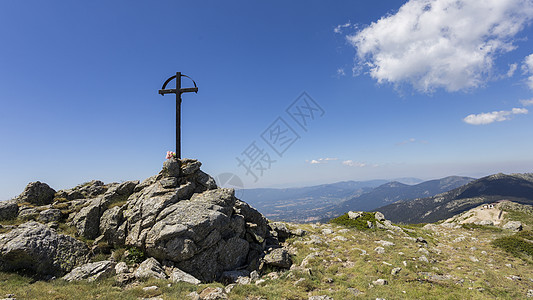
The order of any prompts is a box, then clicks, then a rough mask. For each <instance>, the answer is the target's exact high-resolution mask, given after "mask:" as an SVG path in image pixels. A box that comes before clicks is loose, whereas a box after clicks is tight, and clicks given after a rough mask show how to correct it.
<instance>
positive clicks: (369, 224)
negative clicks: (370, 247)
mask: <svg viewBox="0 0 533 300" xmlns="http://www.w3.org/2000/svg"><path fill="white" fill-rule="evenodd" d="M366 226H368V228H374V224H372V222H370V221H366Z"/></svg>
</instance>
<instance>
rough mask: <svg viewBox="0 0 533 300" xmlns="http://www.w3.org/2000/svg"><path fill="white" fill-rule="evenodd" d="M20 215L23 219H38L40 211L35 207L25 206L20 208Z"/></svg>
mask: <svg viewBox="0 0 533 300" xmlns="http://www.w3.org/2000/svg"><path fill="white" fill-rule="evenodd" d="M18 217H19V218H20V219H22V220H36V219H37V218H38V217H39V211H38V210H37V209H35V208H33V207H27V206H23V207H21V208H19V214H18Z"/></svg>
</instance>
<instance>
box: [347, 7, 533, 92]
mask: <svg viewBox="0 0 533 300" xmlns="http://www.w3.org/2000/svg"><path fill="white" fill-rule="evenodd" d="M531 19H533V1H531V0H410V1H409V2H407V3H406V4H404V5H403V6H402V7H401V8H400V9H399V10H398V12H397V13H396V14H393V15H387V16H384V17H382V18H381V19H380V20H378V21H376V22H373V23H372V24H370V25H369V26H367V27H366V28H365V29H363V30H360V31H359V32H358V33H356V34H355V35H349V36H347V39H348V40H349V41H350V42H351V43H352V45H353V46H354V47H355V48H356V50H357V60H358V62H359V64H361V65H362V66H363V67H366V68H367V69H368V70H369V74H370V76H371V77H372V78H374V79H376V80H377V81H378V82H379V83H383V82H388V83H392V84H394V85H400V84H402V83H408V84H411V85H412V86H413V87H414V88H415V89H417V90H419V91H422V92H431V91H433V90H434V89H436V88H444V89H446V90H447V91H458V90H467V89H472V88H476V87H479V86H482V85H483V84H484V83H485V81H486V80H487V79H488V78H489V76H490V73H491V70H492V67H493V64H494V59H495V58H496V57H497V56H498V55H499V54H502V53H505V52H509V51H511V50H513V49H515V46H514V44H513V38H514V37H515V35H516V34H517V33H518V32H520V31H521V30H522V29H523V28H524V26H526V25H527V23H528V22H529V21H530V20H531ZM532 63H533V61H532ZM508 74H509V73H508ZM532 84H533V82H532Z"/></svg>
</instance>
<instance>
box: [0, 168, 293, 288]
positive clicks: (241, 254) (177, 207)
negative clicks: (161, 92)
mask: <svg viewBox="0 0 533 300" xmlns="http://www.w3.org/2000/svg"><path fill="white" fill-rule="evenodd" d="M200 167H201V163H200V162H199V161H197V160H193V159H180V160H178V159H169V160H167V161H165V163H164V164H163V169H162V170H161V172H159V174H157V175H155V176H152V177H150V178H148V179H146V180H145V181H143V182H142V183H139V182H138V181H127V182H123V183H120V184H118V183H112V184H107V185H105V184H104V183H103V182H101V181H91V182H88V183H85V184H82V185H80V186H77V187H75V188H73V189H71V190H63V191H60V192H58V193H57V195H56V198H55V199H56V200H55V202H54V204H53V205H48V206H41V207H38V208H35V209H34V208H29V207H28V208H25V209H24V211H26V210H27V211H28V213H27V214H26V215H27V216H28V217H31V218H36V219H37V220H39V221H40V222H42V223H49V226H54V227H55V226H58V224H57V221H61V220H63V219H65V218H63V217H66V216H67V214H68V218H67V221H68V222H69V224H70V225H72V226H74V227H75V228H76V231H77V235H78V236H81V237H84V238H85V239H89V240H92V239H94V240H95V241H94V243H93V244H94V247H93V249H92V250H91V253H92V254H94V253H100V252H101V253H105V251H109V250H110V247H115V248H118V247H124V248H135V249H136V251H135V252H136V253H141V254H143V255H144V257H149V258H148V259H147V260H145V261H144V262H143V263H142V264H141V266H140V267H139V268H138V269H137V270H136V271H135V272H134V274H132V273H129V272H123V274H127V275H124V276H123V277H124V278H123V280H118V281H119V282H120V284H124V283H127V282H129V281H130V280H131V279H132V278H134V277H135V278H143V277H156V278H168V277H169V276H170V277H171V279H172V280H174V281H187V282H190V283H195V284H197V283H199V282H200V281H202V282H210V281H215V280H218V279H220V277H221V275H222V273H223V272H226V271H234V270H237V269H238V270H244V271H246V272H248V273H249V272H250V271H253V270H257V269H258V268H259V266H260V265H261V263H264V261H265V260H264V259H263V258H264V256H265V255H266V254H267V252H268V251H266V249H267V245H268V249H276V248H279V241H280V240H281V241H283V240H285V239H286V238H287V237H289V235H290V234H291V233H290V231H289V230H288V229H287V227H286V225H285V224H283V223H279V224H273V225H272V226H273V229H272V228H271V227H270V226H269V225H268V222H267V220H266V219H265V217H264V216H263V215H262V214H260V213H259V212H258V211H257V210H255V209H254V208H252V207H250V206H249V205H248V204H246V203H245V202H242V201H240V200H239V199H237V198H236V197H235V192H234V190H233V189H225V188H217V186H216V183H215V181H214V179H213V178H212V177H211V176H209V175H207V174H206V173H204V172H203V171H202V170H200ZM35 186H38V187H40V190H43V189H44V188H43V186H45V184H41V183H38V184H37V183H34V184H30V186H29V188H27V191H25V194H28V195H30V194H33V195H34V198H38V197H37V196H35V195H37V194H42V193H40V192H35V190H36V188H35ZM40 190H39V191H40ZM28 197H29V196H28ZM28 197H26V198H28ZM52 197H53V196H52ZM26 198H24V199H26ZM30 198H31V197H30ZM71 199H73V200H71ZM48 201H49V200H46V201H44V200H43V201H40V202H41V203H42V202H48ZM34 202H35V201H34ZM39 212H40V213H39ZM17 232H19V234H20V236H21V237H25V238H26V240H28V243H31V247H33V246H34V245H37V247H41V248H43V249H41V248H39V249H38V250H31V251H34V252H38V253H37V254H36V255H33V254H34V253H33V252H31V251H30V253H29V254H24V255H26V256H24V257H20V259H19V257H16V255H19V254H9V252H6V253H4V254H3V255H4V257H6V259H5V260H4V268H5V269H17V268H29V266H30V265H35V268H36V269H38V270H36V271H37V272H41V273H43V272H46V269H49V270H53V271H51V273H52V274H53V275H57V274H61V275H63V274H64V273H66V272H68V271H70V270H71V269H72V268H73V267H75V266H77V265H79V264H81V263H83V262H84V261H85V260H87V259H88V257H86V256H85V255H86V254H87V252H88V249H87V247H86V246H85V244H83V243H81V242H78V241H77V240H75V239H73V238H71V237H67V236H62V235H58V234H57V233H55V231H53V230H51V229H50V228H48V227H46V226H44V225H41V224H38V223H36V222H29V223H27V224H25V225H24V226H20V227H19V229H17ZM34 236H36V237H34ZM50 236H51V237H52V238H53V239H54V241H53V242H52V241H51V242H50V243H48V242H43V241H41V240H40V239H44V240H46V239H48V238H49V237H50ZM4 239H7V240H6V242H4V244H6V243H8V242H9V241H10V240H15V239H19V237H15V236H10V237H8V238H6V237H4ZM55 240H59V241H60V242H56V241H55ZM46 241H47V240H46ZM67 241H68V242H71V243H72V245H70V246H64V245H63V244H61V243H66V242H67ZM17 243H19V244H20V243H22V241H18V242H17ZM47 243H48V244H47ZM58 243H59V246H58V247H59V248H61V250H60V249H56V248H54V245H58ZM10 247H11V246H9V247H7V248H6V249H8V248H9V249H11V248H10ZM21 247H22V248H24V247H28V248H30V249H31V247H30V246H29V244H28V245H26V244H24V245H23V246H21ZM65 249H66V251H63V250H65ZM130 250H131V249H130ZM6 251H7V250H6ZM21 251H22V253H25V252H24V251H23V250H20V251H19V252H17V253H21ZM44 253H47V254H46V255H49V256H50V257H46V255H45V254H44ZM8 254H9V255H11V256H9V255H8ZM78 254H79V255H78ZM63 255H64V257H63ZM279 255H281V256H279ZM30 256H31V259H30ZM270 256H271V257H273V258H274V260H273V261H272V265H273V266H274V265H276V266H279V267H284V268H288V267H290V257H289V256H288V254H287V253H285V252H283V253H278V252H277V250H275V251H274V252H273V253H272V254H271V255H270ZM278 256H279V257H278ZM8 258H9V259H12V260H13V262H9V259H8ZM63 258H68V259H69V262H68V263H64V262H63V260H62V259H63ZM278 258H279V259H278ZM41 260H42V262H41ZM17 262H18V263H17ZM56 262H58V263H56ZM161 262H163V263H164V264H165V268H166V269H165V268H163V267H162V266H161V264H160V263H161ZM17 264H18V265H17ZM21 264H23V265H24V266H22V267H20V266H19V265H21ZM104 267H105V268H104ZM113 267H114V265H113ZM102 268H103V269H105V270H107V269H109V268H108V267H107V264H105V263H102V264H96V265H94V264H87V265H83V266H81V267H79V268H77V269H76V270H75V271H73V272H71V274H69V275H68V276H66V277H65V279H66V280H78V279H79V278H82V279H87V278H99V276H101V274H100V270H101V269H102ZM113 269H114V268H113ZM106 272H107V271H106ZM106 274H107V273H106ZM119 275H120V274H119Z"/></svg>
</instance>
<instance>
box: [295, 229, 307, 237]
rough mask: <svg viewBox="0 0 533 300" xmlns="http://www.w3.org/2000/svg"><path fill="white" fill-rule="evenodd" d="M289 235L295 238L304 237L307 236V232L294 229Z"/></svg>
mask: <svg viewBox="0 0 533 300" xmlns="http://www.w3.org/2000/svg"><path fill="white" fill-rule="evenodd" d="M291 234H293V235H295V236H304V235H306V234H307V231H305V230H303V229H301V228H296V229H295V230H292V231H291Z"/></svg>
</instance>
